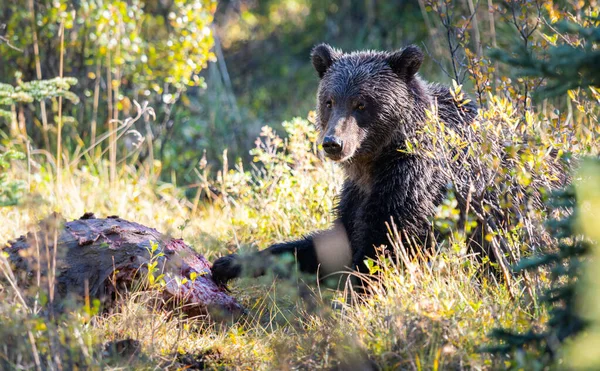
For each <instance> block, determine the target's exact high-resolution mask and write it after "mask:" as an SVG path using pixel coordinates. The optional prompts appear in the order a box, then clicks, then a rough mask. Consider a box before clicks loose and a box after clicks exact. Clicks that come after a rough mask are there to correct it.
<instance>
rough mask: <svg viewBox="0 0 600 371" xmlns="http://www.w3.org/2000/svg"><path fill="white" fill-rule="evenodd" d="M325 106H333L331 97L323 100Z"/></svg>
mask: <svg viewBox="0 0 600 371" xmlns="http://www.w3.org/2000/svg"><path fill="white" fill-rule="evenodd" d="M325 106H326V107H327V108H331V107H332V106H333V101H332V100H331V99H330V100H328V101H327V102H325Z"/></svg>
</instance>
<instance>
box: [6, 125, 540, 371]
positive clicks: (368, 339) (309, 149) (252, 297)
mask: <svg viewBox="0 0 600 371" xmlns="http://www.w3.org/2000/svg"><path fill="white" fill-rule="evenodd" d="M286 125H287V129H288V132H289V139H287V140H285V141H284V140H282V139H280V138H279V137H278V136H276V135H275V134H274V133H273V132H271V131H270V130H268V129H265V131H264V132H263V137H262V142H261V147H260V148H262V150H257V151H256V152H255V156H256V159H257V161H261V162H262V163H263V164H265V165H266V166H265V167H264V168H261V169H262V170H260V171H258V167H257V168H256V169H254V170H252V171H250V172H248V171H242V169H241V168H240V167H239V165H238V167H237V168H236V169H234V170H229V169H222V170H220V172H216V171H213V172H212V173H210V174H209V173H208V172H207V171H206V169H200V171H199V174H204V175H202V176H201V178H202V179H201V181H200V183H199V184H200V186H201V187H202V184H204V183H203V182H206V183H210V185H211V188H210V189H212V190H218V193H219V194H218V196H217V195H212V196H210V195H209V196H208V197H205V196H204V195H201V197H199V198H197V201H198V202H195V200H194V199H192V200H190V199H188V198H186V197H184V192H183V190H181V189H178V188H176V187H174V186H172V185H171V184H168V183H159V182H157V180H156V178H155V177H153V176H152V171H150V169H144V168H138V169H136V168H134V167H129V166H123V167H121V170H120V173H119V174H118V177H117V179H116V181H114V182H113V183H112V184H111V182H110V181H109V166H108V163H105V162H98V163H93V164H89V163H85V162H81V163H78V164H74V166H71V167H68V168H66V169H63V174H62V181H61V186H60V188H56V186H55V179H54V178H53V175H52V174H53V169H52V168H51V167H50V166H49V165H42V166H41V167H40V168H38V169H37V170H35V171H32V172H31V173H28V171H27V167H26V166H25V163H24V162H17V163H15V164H14V165H15V166H13V168H12V170H11V177H12V178H13V179H16V178H19V179H23V180H24V181H25V182H27V187H28V188H29V189H30V192H29V193H28V196H27V197H25V198H24V199H23V200H22V204H21V205H19V206H14V207H6V208H0V219H1V220H2V221H3V223H2V224H0V244H4V243H6V242H7V241H8V240H9V239H11V238H15V237H17V236H19V235H21V234H24V233H26V232H27V231H28V230H30V229H31V228H33V227H34V226H35V224H36V223H37V221H38V220H40V219H42V218H45V217H46V216H47V215H48V214H49V213H51V212H58V213H60V214H62V215H63V216H64V217H65V218H66V219H75V218H78V217H80V216H81V215H83V213H84V212H94V213H95V214H96V215H97V216H99V217H105V216H109V215H115V214H116V215H119V216H120V217H122V218H125V219H129V220H132V221H136V222H139V223H141V224H145V225H148V226H151V227H154V228H156V229H158V230H159V231H161V232H165V233H170V234H172V235H174V236H176V237H183V238H184V239H185V240H186V242H188V243H189V244H190V245H192V246H193V247H194V248H195V249H196V250H197V251H199V252H200V253H202V254H203V255H205V256H206V257H207V258H208V259H209V260H213V259H214V258H216V257H217V256H220V255H222V254H226V253H229V252H232V251H237V250H238V249H240V248H242V249H254V248H264V247H266V246H267V245H268V244H269V243H272V242H274V241H282V240H285V239H290V238H294V237H298V236H300V235H302V234H305V233H309V232H310V231H314V230H316V229H319V228H325V227H327V226H328V225H329V224H330V223H331V222H332V221H333V215H332V213H331V210H332V208H333V205H334V204H333V202H334V195H335V194H336V193H337V191H338V190H339V187H340V182H341V175H340V172H339V169H336V168H335V167H333V166H332V165H331V164H329V163H323V162H322V161H321V160H319V159H318V157H317V155H316V150H315V148H314V147H313V145H312V143H313V142H314V135H315V133H314V130H313V129H312V128H311V127H310V124H309V123H308V122H306V121H304V120H295V121H293V122H291V123H289V124H286ZM224 174H225V175H224ZM204 185H206V184H204ZM212 192H213V191H209V193H210V194H212ZM206 198H209V199H211V200H207V199H206ZM455 243H456V244H461V243H464V241H460V240H457V241H455ZM396 248H397V249H398V248H399V247H397V246H396ZM459 251H461V248H460V246H459V247H458V248H456V249H451V250H449V251H447V252H445V253H443V254H438V255H435V256H433V257H431V258H430V260H429V261H428V262H421V263H418V264H417V263H412V262H409V261H398V262H390V261H388V260H382V261H380V262H379V263H378V264H379V267H380V269H379V275H378V278H376V279H374V280H372V281H371V282H370V291H371V292H372V293H371V295H367V296H357V295H355V294H352V293H351V292H350V291H348V290H347V289H346V290H344V287H345V286H344V282H343V281H342V282H341V283H340V287H341V289H340V290H331V289H327V288H325V287H324V286H321V285H316V284H315V283H314V281H312V280H311V279H310V277H301V276H298V275H296V274H294V273H293V272H292V273H291V274H290V278H289V279H284V278H279V279H275V278H274V277H273V276H272V275H269V276H266V277H262V278H260V279H250V278H244V279H241V280H238V281H236V282H233V283H232V284H231V288H232V290H233V295H235V296H236V297H237V298H238V299H239V300H240V301H241V302H242V303H243V304H244V305H245V307H246V308H248V310H249V313H248V315H247V316H245V317H244V318H242V319H241V320H240V321H239V322H238V323H235V324H232V325H229V326H221V325H216V324H207V323H202V322H198V321H194V320H186V319H184V318H181V317H178V316H177V315H175V314H171V313H165V312H163V311H161V310H158V309H156V308H153V307H152V306H149V305H147V302H148V300H149V299H148V297H147V296H145V295H151V294H148V293H138V294H134V295H132V296H130V297H129V298H127V299H125V300H124V301H123V302H121V303H120V304H119V306H118V308H117V309H116V310H114V311H112V312H111V313H109V314H105V315H103V316H98V317H93V318H91V319H90V317H89V316H86V315H82V314H81V313H80V312H81V311H80V310H79V309H77V307H75V309H74V312H73V314H72V315H70V316H68V317H65V319H64V320H62V322H59V323H58V324H57V326H58V328H61V329H62V331H64V333H65V334H67V335H65V336H64V337H63V338H65V339H71V337H73V338H74V339H81V341H71V340H68V341H67V340H65V342H64V344H62V345H58V344H54V345H52V347H54V348H52V349H54V352H56V349H75V350H73V352H75V353H77V352H82V354H83V355H84V356H82V359H84V360H85V361H84V363H86V364H88V365H92V366H93V365H101V364H104V365H106V364H107V362H108V361H107V358H106V355H105V354H104V353H103V352H102V349H103V348H102V344H104V343H106V342H108V341H112V340H120V339H129V338H130V339H135V340H137V341H139V342H140V345H141V352H142V355H140V356H134V357H125V358H122V359H119V360H117V361H114V362H116V363H110V362H109V364H110V365H121V366H125V365H129V366H139V367H142V366H143V365H146V366H151V365H159V366H160V367H166V366H168V365H171V364H174V363H173V362H175V361H176V360H177V359H178V357H179V356H180V355H196V356H197V357H198V359H201V360H203V362H204V363H205V364H206V365H208V366H210V367H219V366H224V367H226V368H234V369H272V368H287V367H303V368H311V369H312V368H329V367H334V366H340V367H352V368H354V367H358V368H360V367H367V366H369V365H372V364H377V365H379V366H380V367H382V368H383V369H397V368H406V369H417V370H421V369H445V368H450V369H460V368H490V367H492V360H491V359H490V358H489V356H488V355H485V354H481V353H478V352H477V349H478V347H479V346H481V345H483V344H485V343H486V341H487V338H486V334H488V333H489V331H490V330H491V329H492V328H494V327H497V326H504V327H509V328H513V329H521V328H525V327H527V325H528V324H529V323H530V321H531V320H532V319H533V320H535V319H536V317H539V316H540V313H536V312H535V311H534V310H533V307H531V306H527V305H525V304H524V302H525V301H523V300H520V299H516V300H515V299H511V296H510V294H509V292H508V290H507V288H506V287H505V286H504V285H503V284H498V283H492V282H489V281H488V280H487V279H486V278H485V276H482V275H481V270H480V266H479V263H477V262H475V261H474V260H473V259H472V257H469V256H465V255H461V254H460V253H459ZM0 297H1V298H2V304H0V319H1V321H2V323H3V327H4V330H3V331H4V333H12V334H15V333H19V332H21V331H24V333H27V332H29V333H30V334H31V336H28V339H22V340H13V342H15V341H16V343H14V344H9V343H7V342H6V341H5V340H0V354H2V353H4V354H7V353H8V352H9V349H8V348H7V347H8V346H11V347H13V348H11V349H12V350H11V351H12V352H22V356H21V358H20V359H22V361H21V363H22V365H29V366H28V367H31V366H33V365H35V364H36V361H35V359H34V358H35V357H34V355H36V354H37V355H41V356H40V357H41V360H40V362H41V363H42V364H44V362H46V363H51V362H55V363H58V362H59V361H56V360H54V359H52V358H51V357H50V356H49V354H52V351H50V352H49V349H47V348H43V347H44V344H47V340H46V338H45V333H46V332H45V331H48V329H47V328H42V327H43V326H46V325H45V323H46V322H47V321H46V320H45V319H44V318H45V317H44V315H43V313H41V312H37V313H33V312H32V311H30V310H27V309H26V308H23V307H19V306H15V303H16V299H15V295H14V292H13V291H12V290H11V288H10V287H8V286H2V290H1V291H0ZM542 315H543V313H542ZM40 326H42V327H40ZM48 326H50V325H48ZM75 334H76V335H77V336H75ZM32 343H35V344H36V345H37V350H32V348H31V344H32ZM61 347H62V348H61ZM60 354H61V356H63V357H64V352H62V353H60ZM44 357H47V359H44ZM14 366H16V364H15V365H14Z"/></svg>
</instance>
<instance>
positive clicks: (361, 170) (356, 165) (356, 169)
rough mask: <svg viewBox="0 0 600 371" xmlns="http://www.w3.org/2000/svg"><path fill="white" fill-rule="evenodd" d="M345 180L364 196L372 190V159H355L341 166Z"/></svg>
mask: <svg viewBox="0 0 600 371" xmlns="http://www.w3.org/2000/svg"><path fill="white" fill-rule="evenodd" d="M342 169H344V173H345V174H346V179H348V180H349V181H351V182H352V184H354V185H355V186H356V187H358V189H360V190H361V191H362V192H363V193H365V194H366V195H370V194H371V189H372V188H373V159H367V158H357V159H352V160H350V161H347V162H344V163H343V164H342Z"/></svg>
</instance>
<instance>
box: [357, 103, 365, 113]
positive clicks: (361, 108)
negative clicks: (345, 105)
mask: <svg viewBox="0 0 600 371" xmlns="http://www.w3.org/2000/svg"><path fill="white" fill-rule="evenodd" d="M356 109H357V110H359V111H364V109H365V104H364V103H362V102H360V103H358V104H357V105H356Z"/></svg>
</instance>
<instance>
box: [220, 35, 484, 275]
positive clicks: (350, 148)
mask: <svg viewBox="0 0 600 371" xmlns="http://www.w3.org/2000/svg"><path fill="white" fill-rule="evenodd" d="M311 58H312V64H313V66H314V68H315V70H316V72H317V74H318V76H319V78H320V83H319V88H318V93H317V110H316V112H317V118H316V125H317V126H318V130H319V132H320V139H319V140H320V144H321V145H322V147H323V151H324V153H325V156H326V157H328V158H329V159H331V160H333V161H335V162H337V163H339V165H340V166H341V167H342V168H343V170H344V172H345V176H346V179H345V182H344V184H343V187H342V191H341V194H340V195H339V199H338V204H337V207H336V209H335V211H336V215H337V219H336V221H335V223H334V226H333V227H332V228H331V229H330V230H327V231H319V232H316V233H314V234H311V235H309V236H306V237H304V238H301V239H299V240H296V241H292V242H285V243H278V244H275V245H272V246H270V247H269V248H267V249H265V250H263V251H260V252H258V253H256V255H254V258H255V259H250V258H249V257H244V258H243V257H240V256H238V255H229V256H225V257H222V258H219V259H217V260H216V261H215V262H214V264H213V268H212V274H213V278H214V279H215V280H216V281H218V282H222V283H224V282H227V281H228V280H229V279H232V278H235V277H238V276H239V275H240V274H242V273H243V271H244V269H245V268H244V267H250V266H254V267H253V268H252V269H253V270H252V271H248V272H244V273H245V274H246V273H248V274H260V273H262V270H263V268H264V267H261V268H257V266H256V262H257V261H258V262H261V261H263V262H266V261H268V259H266V258H267V257H268V256H270V255H280V254H284V253H291V254H293V255H294V256H295V258H296V261H297V264H298V266H299V268H300V270H302V271H304V272H309V273H317V272H318V273H319V274H322V273H323V272H333V271H337V270H340V269H344V267H347V268H351V269H356V270H358V271H359V272H368V269H367V266H366V264H365V263H364V261H365V259H366V258H375V257H376V254H377V251H376V248H377V247H378V246H380V245H387V244H389V241H388V225H386V223H389V222H390V221H393V222H394V223H395V225H396V226H397V228H398V230H401V231H402V232H403V233H402V238H403V241H402V242H403V243H404V244H405V245H414V242H415V241H417V244H418V245H421V246H427V245H431V235H432V234H431V218H432V216H433V215H434V211H435V209H436V206H438V205H439V204H440V203H441V202H442V201H443V199H444V197H445V193H446V189H447V186H448V184H449V183H451V179H449V175H448V172H447V171H442V169H440V166H441V165H440V162H439V161H438V160H437V159H436V158H435V156H434V157H433V158H432V157H431V156H423V155H419V154H416V153H411V151H409V150H408V149H407V142H408V141H411V140H414V139H416V138H417V136H418V135H419V134H418V133H419V132H420V129H421V128H422V127H423V126H424V123H425V121H426V120H427V115H426V110H431V108H432V106H433V105H436V106H437V110H436V112H437V114H438V115H439V118H440V120H441V121H443V122H444V123H445V124H446V125H448V126H450V127H452V128H453V129H454V130H456V131H457V132H462V131H465V130H466V129H465V128H467V127H469V126H470V124H471V122H472V121H473V120H474V118H475V117H476V115H477V108H476V107H475V106H474V105H473V104H470V103H467V104H459V103H460V102H456V101H455V99H454V97H453V96H452V94H451V93H450V91H449V89H448V88H446V87H443V86H441V85H438V84H431V83H428V82H426V81H424V80H423V79H421V78H420V77H419V75H418V74H417V72H418V70H419V67H420V66H421V63H422V62H423V53H422V52H421V50H420V49H419V48H418V47H416V46H412V45H411V46H408V47H405V48H404V49H401V50H398V51H395V52H377V51H360V52H353V53H343V52H342V51H340V50H338V49H334V48H332V47H331V46H329V45H326V44H321V45H318V46H316V47H315V48H314V49H313V51H312V54H311ZM419 140H420V141H421V142H424V145H427V143H426V142H427V140H428V139H427V137H426V136H420V137H419ZM245 259H248V260H245ZM250 260H253V261H254V262H255V263H253V264H251V263H250ZM246 263H247V264H246ZM258 265H259V266H260V263H259V264H258Z"/></svg>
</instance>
